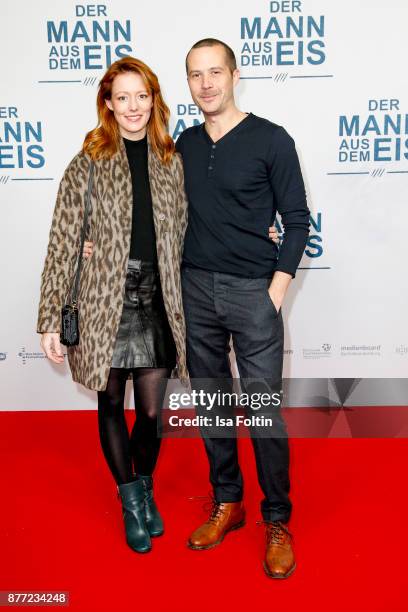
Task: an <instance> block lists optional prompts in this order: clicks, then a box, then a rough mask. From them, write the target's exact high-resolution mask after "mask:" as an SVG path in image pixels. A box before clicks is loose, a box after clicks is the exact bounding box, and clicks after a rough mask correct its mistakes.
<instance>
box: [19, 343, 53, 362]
mask: <svg viewBox="0 0 408 612" xmlns="http://www.w3.org/2000/svg"><path fill="white" fill-rule="evenodd" d="M18 356H19V357H21V361H22V362H23V365H26V363H27V361H30V360H32V359H46V358H47V357H46V355H45V354H44V353H35V352H32V353H31V352H29V351H26V349H25V347H23V348H22V349H21V351H20V352H19V353H18Z"/></svg>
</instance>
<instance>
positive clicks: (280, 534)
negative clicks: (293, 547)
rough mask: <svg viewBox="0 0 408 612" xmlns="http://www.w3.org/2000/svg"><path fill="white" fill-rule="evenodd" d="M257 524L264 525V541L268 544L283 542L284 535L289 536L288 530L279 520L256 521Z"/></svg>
mask: <svg viewBox="0 0 408 612" xmlns="http://www.w3.org/2000/svg"><path fill="white" fill-rule="evenodd" d="M257 524H258V525H265V526H266V542H267V544H268V545H270V544H283V543H284V540H285V537H286V536H289V537H291V535H290V533H289V530H288V528H287V527H285V525H284V524H283V523H282V522H281V521H258V523H257Z"/></svg>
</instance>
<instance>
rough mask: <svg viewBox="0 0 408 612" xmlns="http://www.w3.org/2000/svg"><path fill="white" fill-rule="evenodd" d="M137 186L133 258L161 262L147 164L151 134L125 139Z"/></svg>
mask: <svg viewBox="0 0 408 612" xmlns="http://www.w3.org/2000/svg"><path fill="white" fill-rule="evenodd" d="M123 142H124V143H125V147H126V154H127V158H128V162H129V168H130V174H131V177H132V187H133V215H132V238H131V241H130V254H129V258H130V259H141V260H143V261H149V262H153V263H157V251H156V234H155V231H154V223H153V208H152V196H151V193H150V184H149V172H148V166H147V137H146V136H145V137H144V138H142V140H128V139H127V138H124V139H123Z"/></svg>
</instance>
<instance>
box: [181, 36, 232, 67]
mask: <svg viewBox="0 0 408 612" xmlns="http://www.w3.org/2000/svg"><path fill="white" fill-rule="evenodd" d="M216 45H221V47H224V51H225V55H226V58H227V64H228V67H229V68H230V70H231V72H234V70H236V69H237V60H236V57H235V53H234V52H233V50H232V49H231V47H229V46H228V45H227V44H226V43H225V42H222V40H218V39H217V38H203V39H202V40H199V41H198V42H196V43H195V44H194V45H193V46H192V47H191V49H190V51H189V52H188V53H187V56H186V72H187V74H188V56H189V55H190V52H191V51H192V50H193V49H199V48H200V47H215V46H216Z"/></svg>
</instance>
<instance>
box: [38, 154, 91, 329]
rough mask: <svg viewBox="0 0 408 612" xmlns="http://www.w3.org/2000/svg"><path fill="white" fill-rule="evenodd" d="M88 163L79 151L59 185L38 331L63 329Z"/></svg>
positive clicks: (74, 260) (75, 256)
mask: <svg viewBox="0 0 408 612" xmlns="http://www.w3.org/2000/svg"><path fill="white" fill-rule="evenodd" d="M84 162H85V164H84ZM87 166H89V162H87V159H86V158H85V156H84V155H83V154H78V155H76V156H75V157H74V159H73V160H72V161H71V163H70V164H69V166H68V167H67V169H66V170H65V172H64V175H63V177H62V180H61V182H60V185H59V189H58V194H57V199H56V204H55V208H54V214H53V218H52V223H51V230H50V234H49V240H48V248H47V254H46V258H45V263H44V268H43V272H42V275H41V290H40V303H39V308H38V320H37V332H38V333H43V332H60V327H61V322H60V319H61V308H62V306H63V305H64V303H65V300H66V298H67V296H68V293H69V289H70V285H71V283H72V280H73V275H74V270H75V264H76V262H77V257H78V249H79V246H80V232H81V226H82V219H83V209H84V196H85V190H86V187H87V177H86V168H87Z"/></svg>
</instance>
